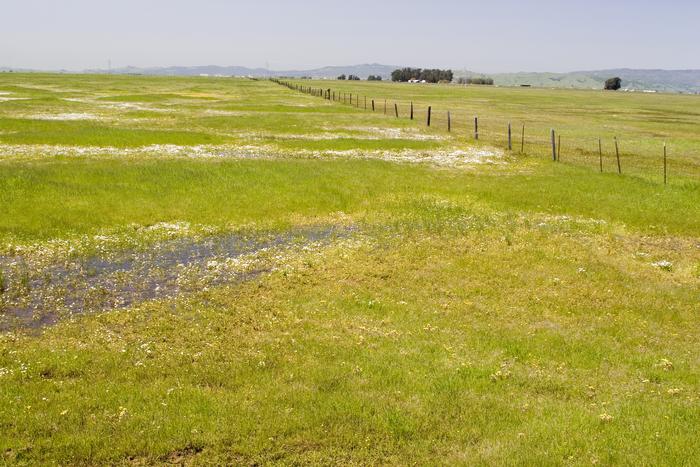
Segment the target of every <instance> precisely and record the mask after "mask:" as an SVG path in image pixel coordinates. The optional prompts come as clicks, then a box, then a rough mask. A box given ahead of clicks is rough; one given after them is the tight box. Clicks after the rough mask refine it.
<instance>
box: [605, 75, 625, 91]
mask: <svg viewBox="0 0 700 467" xmlns="http://www.w3.org/2000/svg"><path fill="white" fill-rule="evenodd" d="M621 87H622V80H621V79H620V78H617V77H616V78H610V79H608V80H605V88H604V89H605V90H606V91H617V90H618V89H620V88H621Z"/></svg>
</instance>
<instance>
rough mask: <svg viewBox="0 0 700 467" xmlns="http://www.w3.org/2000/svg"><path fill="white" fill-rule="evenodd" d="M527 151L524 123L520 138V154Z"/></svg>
mask: <svg viewBox="0 0 700 467" xmlns="http://www.w3.org/2000/svg"><path fill="white" fill-rule="evenodd" d="M524 152H525V124H524V123H523V136H522V138H521V140H520V154H522V153H524Z"/></svg>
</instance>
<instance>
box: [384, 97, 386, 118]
mask: <svg viewBox="0 0 700 467" xmlns="http://www.w3.org/2000/svg"><path fill="white" fill-rule="evenodd" d="M384 115H386V99H384Z"/></svg>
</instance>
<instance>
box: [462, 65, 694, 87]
mask: <svg viewBox="0 0 700 467" xmlns="http://www.w3.org/2000/svg"><path fill="white" fill-rule="evenodd" d="M455 76H456V77H470V76H484V75H482V74H480V73H475V72H471V71H466V70H463V71H457V72H455ZM488 76H489V77H491V78H493V79H494V82H495V84H496V85H499V86H521V85H530V86H533V87H544V88H576V89H602V88H603V83H604V82H605V80H606V79H608V78H613V77H616V76H619V77H620V78H622V88H623V89H629V90H637V91H644V90H648V91H659V92H685V93H699V92H700V70H633V69H627V68H621V69H613V70H596V71H575V72H571V73H495V74H490V75H488Z"/></svg>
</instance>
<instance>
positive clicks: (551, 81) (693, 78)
mask: <svg viewBox="0 0 700 467" xmlns="http://www.w3.org/2000/svg"><path fill="white" fill-rule="evenodd" d="M397 68H402V67H401V66H398V65H381V64H379V63H372V64H363V65H351V66H328V67H323V68H317V69H313V70H268V69H265V68H247V67H241V66H217V65H209V66H172V67H161V68H137V67H126V68H116V69H113V70H111V73H114V74H139V75H162V76H199V75H208V76H257V77H268V76H272V77H281V76H288V77H294V78H300V77H310V78H316V79H335V78H337V77H338V76H340V75H357V76H359V77H360V78H362V79H366V78H367V77H368V76H369V75H379V76H381V77H382V78H384V79H390V78H391V72H392V71H394V70H395V69H397ZM0 71H9V68H3V67H0ZM12 71H15V72H17V71H32V70H26V69H23V70H19V69H13V70H12ZM84 73H107V70H104V69H100V70H85V71H84ZM470 76H489V77H491V78H493V79H494V82H495V84H496V85H499V86H521V85H529V86H533V87H543V88H575V89H602V88H603V83H604V82H605V80H606V79H608V78H612V77H615V76H619V77H620V78H622V88H623V89H628V90H639V91H644V90H648V91H659V92H684V93H700V70H634V69H627V68H622V69H612V70H594V71H574V72H571V73H529V72H524V73H495V74H487V75H485V74H482V73H477V72H473V71H468V70H455V80H456V79H457V78H459V77H470Z"/></svg>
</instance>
